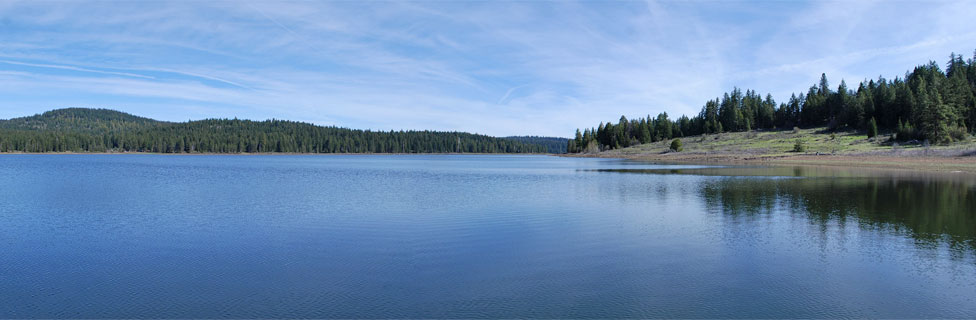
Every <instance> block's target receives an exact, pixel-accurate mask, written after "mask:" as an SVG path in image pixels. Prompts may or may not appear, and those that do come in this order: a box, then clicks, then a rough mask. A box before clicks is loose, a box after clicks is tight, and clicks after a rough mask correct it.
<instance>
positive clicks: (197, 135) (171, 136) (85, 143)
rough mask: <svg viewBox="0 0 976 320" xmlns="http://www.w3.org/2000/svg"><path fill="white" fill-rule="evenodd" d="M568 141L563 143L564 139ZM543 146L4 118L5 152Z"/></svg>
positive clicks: (230, 124)
mask: <svg viewBox="0 0 976 320" xmlns="http://www.w3.org/2000/svg"><path fill="white" fill-rule="evenodd" d="M563 144H565V142H563ZM549 151H550V148H549V147H547V146H546V145H544V144H537V143H527V142H523V141H520V140H509V139H504V138H496V137H491V136H486V135H479V134H470V133H463V132H438V131H370V130H353V129H347V128H339V127H334V126H317V125H313V124H309V123H302V122H295V121H284V120H274V119H273V120H266V121H251V120H238V119H207V120H200V121H188V122H180V123H176V122H164V121H156V120H153V119H148V118H142V117H137V116H133V115H130V114H126V113H122V112H118V111H114V110H107V109H85V108H69V109H59V110H53V111H48V112H45V113H43V114H39V115H35V116H31V117H24V118H16V119H10V120H0V152H153V153H268V152H282V153H451V152H466V153H546V152H549Z"/></svg>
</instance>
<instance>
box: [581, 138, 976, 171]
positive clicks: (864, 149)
mask: <svg viewBox="0 0 976 320" xmlns="http://www.w3.org/2000/svg"><path fill="white" fill-rule="evenodd" d="M797 140H800V141H803V144H804V145H806V152H803V153H797V152H793V147H794V144H795V143H796V141H797ZM887 140H888V136H887V135H884V136H882V138H881V139H871V140H868V139H867V137H866V136H865V135H864V133H861V132H837V133H836V134H835V137H831V135H830V134H829V133H823V128H816V129H800V130H798V131H797V132H793V131H792V130H790V131H753V132H733V133H722V134H712V135H705V136H691V137H684V138H681V141H682V143H683V145H684V151H683V152H669V150H668V148H669V146H670V143H671V141H659V142H655V143H648V144H643V145H638V146H632V147H629V148H623V149H619V150H610V151H605V152H601V153H599V154H597V155H596V156H600V157H624V158H632V159H641V160H651V161H665V162H682V163H764V164H804V165H840V166H860V167H879V168H901V169H922V170H937V171H966V172H976V141H974V140H972V139H970V140H969V141H967V142H958V143H954V144H951V145H947V146H930V147H927V148H926V147H924V146H922V145H920V144H917V143H916V144H906V143H903V144H900V145H898V146H897V147H894V146H893V145H892V144H891V143H889V142H886V141H887Z"/></svg>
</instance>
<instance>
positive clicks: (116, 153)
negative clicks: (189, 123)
mask: <svg viewBox="0 0 976 320" xmlns="http://www.w3.org/2000/svg"><path fill="white" fill-rule="evenodd" d="M3 155H159V156H370V155H374V156H406V155H416V156H425V155H445V156H450V155H454V156H460V155H474V156H486V155H508V156H558V155H560V154H555V153H477V152H472V153H457V152H445V153H302V152H256V153H247V152H241V153H217V152H194V153H158V152H0V156H3Z"/></svg>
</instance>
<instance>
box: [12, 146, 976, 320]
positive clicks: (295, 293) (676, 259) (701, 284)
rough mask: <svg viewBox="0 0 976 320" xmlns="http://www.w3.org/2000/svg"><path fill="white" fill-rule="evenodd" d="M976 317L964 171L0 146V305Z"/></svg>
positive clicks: (974, 183)
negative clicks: (37, 151)
mask: <svg viewBox="0 0 976 320" xmlns="http://www.w3.org/2000/svg"><path fill="white" fill-rule="evenodd" d="M63 317H70V318H106V317H109V318H145V317H154V318H223V317H227V318H256V317H258V318H266V317H288V318H304V317H313V318H331V317H341V318H403V317H409V318H445V317H449V318H486V317H487V318H513V317H536V318H539V317H541V318H592V317H601V318H621V317H628V318H634V317H637V318H647V317H668V318H673V317H679V318H699V317H705V318H716V317H721V318H725V317H742V318H770V317H772V318H782V317H802V318H807V317H831V318H835V317H870V318H879V317H880V318H906V317H907V318H933V317H935V318H973V317H976V179H974V178H973V176H967V175H960V174H923V173H903V172H884V171H868V170H833V169H823V168H800V167H797V168H788V167H781V168H711V167H700V166H666V165H653V164H646V163H640V162H632V161H624V160H614V159H580V158H560V157H549V156H507V155H498V156H491V155H484V156H482V155H402V156H399V155H397V156H389V155H376V156H372V155H350V156H301V155H283V156H162V155H3V156H0V318H63Z"/></svg>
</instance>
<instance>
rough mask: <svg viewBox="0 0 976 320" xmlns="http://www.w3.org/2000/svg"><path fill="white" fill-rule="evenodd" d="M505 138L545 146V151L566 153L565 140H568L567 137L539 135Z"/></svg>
mask: <svg viewBox="0 0 976 320" xmlns="http://www.w3.org/2000/svg"><path fill="white" fill-rule="evenodd" d="M505 139H507V140H514V141H518V142H522V143H527V144H538V145H542V146H545V147H546V153H566V144H567V143H566V142H567V141H569V139H566V138H556V137H539V136H512V137H505Z"/></svg>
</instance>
